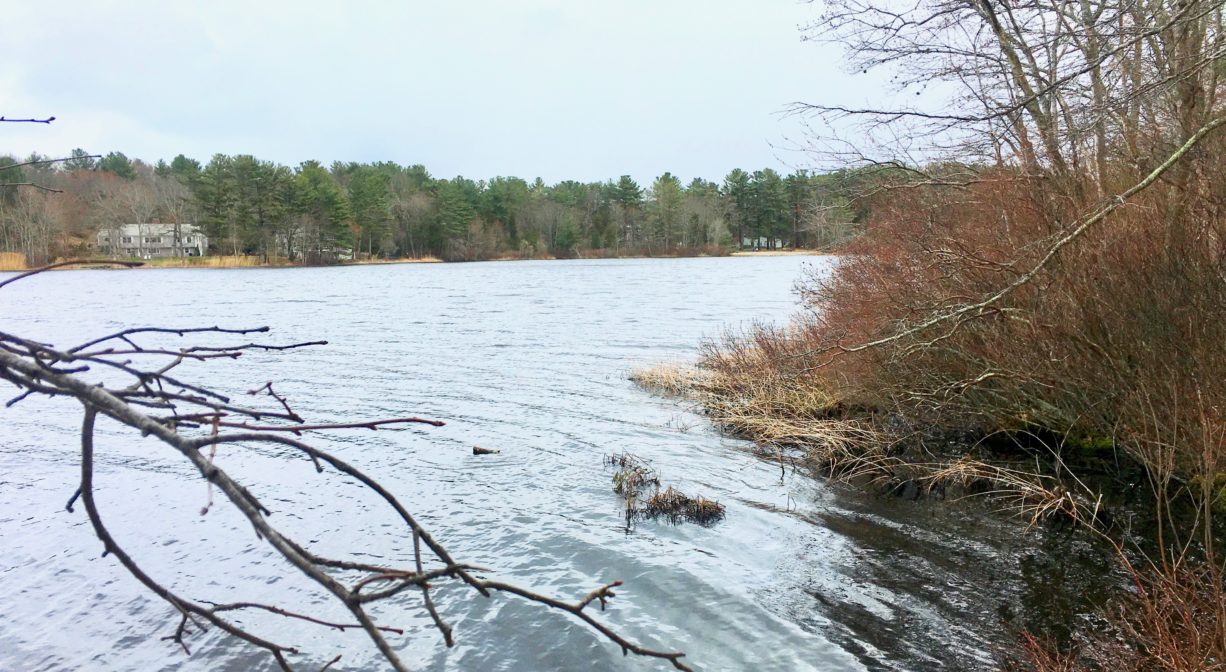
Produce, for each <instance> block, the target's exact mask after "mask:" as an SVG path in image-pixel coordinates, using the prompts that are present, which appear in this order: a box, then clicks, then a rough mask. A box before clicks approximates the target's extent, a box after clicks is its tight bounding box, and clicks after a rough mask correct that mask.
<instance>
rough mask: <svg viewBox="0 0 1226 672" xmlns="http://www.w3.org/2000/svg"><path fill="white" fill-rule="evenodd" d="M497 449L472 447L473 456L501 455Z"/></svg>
mask: <svg viewBox="0 0 1226 672" xmlns="http://www.w3.org/2000/svg"><path fill="white" fill-rule="evenodd" d="M501 452H502V451H501V450H498V449H497V448H482V447H481V446H473V455H497V454H498V453H501Z"/></svg>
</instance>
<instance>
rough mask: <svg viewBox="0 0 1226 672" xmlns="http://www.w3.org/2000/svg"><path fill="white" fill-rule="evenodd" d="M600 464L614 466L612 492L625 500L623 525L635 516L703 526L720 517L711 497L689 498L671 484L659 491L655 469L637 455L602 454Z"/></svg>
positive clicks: (721, 512) (719, 506)
mask: <svg viewBox="0 0 1226 672" xmlns="http://www.w3.org/2000/svg"><path fill="white" fill-rule="evenodd" d="M604 464H605V465H606V466H612V467H614V468H615V470H614V472H613V491H614V492H616V493H617V494H619V495H621V496H622V499H623V500H624V501H625V505H626V525H627V527H629V526H631V525H633V523H634V521H635V520H636V519H638V518H648V519H651V520H655V519H657V518H664V519H665V520H667V521H668V522H669V523H671V524H673V525H679V524H681V523H683V522H689V523H697V524H699V525H702V526H704V527H706V526H710V525H714V524H715V523H717V522H719V521H721V520H723V518H724V505H723V504H720V503H719V502H717V501H715V500H712V499H707V498H706V497H703V496H701V495H700V496H698V497H690V496H689V495H686V494H684V493H682V492H681V491H679V490H677V489H676V488H674V487H673V486H671V485H669V486H668V487H666V488H664V489H663V490H661V489H660V488H661V484H660V474H659V472H657V471H656V470H655V469H653V468H652V467H651V466H650V465H649V464H648V463H647V461H646V460H644V459H643V458H641V457H638V456H637V455H632V454H630V453H626V452H622V453H617V454H614V455H606V456H605V457H604Z"/></svg>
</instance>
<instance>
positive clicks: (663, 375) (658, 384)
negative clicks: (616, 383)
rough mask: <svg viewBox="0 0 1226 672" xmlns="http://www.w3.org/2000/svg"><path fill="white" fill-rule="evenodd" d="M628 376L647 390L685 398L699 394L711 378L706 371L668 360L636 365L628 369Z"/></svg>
mask: <svg viewBox="0 0 1226 672" xmlns="http://www.w3.org/2000/svg"><path fill="white" fill-rule="evenodd" d="M629 378H630V381H631V382H633V383H634V384H635V385H638V386H639V387H641V388H643V389H644V390H647V391H648V392H653V393H655V394H663V395H667V396H671V397H687V398H694V397H698V396H701V395H702V394H703V393H704V391H705V390H706V388H707V386H708V384H709V383H710V380H711V376H710V374H708V373H707V372H706V371H703V370H701V369H698V368H696V367H694V366H691V365H686V364H676V363H669V362H661V363H659V364H652V365H650V366H640V367H636V368H634V369H632V370H631V371H630V376H629Z"/></svg>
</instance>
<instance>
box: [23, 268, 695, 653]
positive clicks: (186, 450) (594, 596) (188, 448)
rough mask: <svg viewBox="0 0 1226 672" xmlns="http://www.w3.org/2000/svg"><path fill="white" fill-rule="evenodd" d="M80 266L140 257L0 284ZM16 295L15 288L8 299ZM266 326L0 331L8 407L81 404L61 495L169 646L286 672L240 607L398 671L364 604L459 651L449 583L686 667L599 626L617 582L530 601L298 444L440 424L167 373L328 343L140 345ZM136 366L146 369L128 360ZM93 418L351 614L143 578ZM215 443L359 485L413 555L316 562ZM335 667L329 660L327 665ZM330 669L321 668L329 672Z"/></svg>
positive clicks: (283, 648) (388, 495) (247, 332)
mask: <svg viewBox="0 0 1226 672" xmlns="http://www.w3.org/2000/svg"><path fill="white" fill-rule="evenodd" d="M82 263H95V264H97V263H118V264H119V265H123V266H137V265H139V264H138V263H135V262H106V261H91V262H82V261H72V262H62V263H59V264H54V265H51V266H47V267H44V268H40V269H37V270H34V271H29V272H26V273H23V274H21V275H18V276H15V277H12V278H9V279H7V280H5V281H3V282H0V289H4V288H6V287H7V286H8V285H10V284H12V283H14V282H16V281H18V280H23V279H25V278H28V277H30V276H32V275H36V274H38V273H41V272H42V271H44V270H47V269H50V268H55V267H59V266H65V265H74V264H82ZM10 291H11V290H10ZM267 331H268V329H267V328H266V327H259V328H251V329H227V328H220V327H194V328H177V327H176V328H165V327H144V328H132V329H124V330H122V331H118V332H115V333H112V334H107V335H103V336H100V337H98V338H95V339H92V340H90V341H88V342H85V343H81V344H78V345H75V346H72V347H68V348H57V347H54V346H51V345H48V344H45V343H39V342H36V341H32V340H30V339H26V338H22V337H21V336H19V335H16V334H9V333H5V332H0V379H3V380H6V381H8V382H10V383H12V384H13V385H15V386H16V387H17V388H18V390H19V394H18V395H17V396H16V397H14V398H13V399H11V400H10V401H9V402H8V403H7V406H12V405H14V404H17V403H22V402H23V401H25V400H27V399H28V398H30V397H32V396H38V395H45V396H63V397H70V398H73V399H75V400H77V401H79V402H80V403H81V409H82V423H81V445H80V465H81V480H80V487H79V488H78V489H77V491H76V492H75V493H73V494H72V496H71V497H70V498H69V500H68V505H67V507H68V510H69V511H72V510H73V507H74V506H75V505H76V503H77V502H78V501H80V502H81V503H82V504H83V506H84V508H85V513H86V516H88V518H89V521H90V523H91V525H92V526H93V529H94V532H95V533H96V534H97V536H98V538H99V539H100V540H101V542H102V545H103V549H104V554H105V555H109V556H111V557H114V558H115V560H116V561H118V562H119V564H121V565H122V566H123V568H124V569H125V570H126V571H127V572H128V573H130V574H131V575H132V576H133V577H135V578H136V579H137V580H138V581H140V583H141V584H142V585H143V586H144V587H145V588H146V589H148V590H149V591H150V592H152V593H153V594H154V595H156V596H158V597H159V598H161V599H162V600H164V601H166V602H167V603H168V604H170V605H171V606H172V607H173V608H174V609H175V611H177V612H178V614H179V619H178V625H177V627H176V628H175V629H174V631H173V632H172V634H171V635H169V636H168V637H167V639H169V640H171V641H173V642H174V643H176V644H178V645H180V646H182V648H183V650H184V651H187V652H188V653H190V651H189V650H188V638H189V636H190V635H191V634H193V632H194V631H202V630H205V629H207V628H209V627H215V628H218V629H219V630H222V631H224V632H226V633H228V634H230V635H232V636H234V637H237V638H239V639H241V640H244V641H246V642H247V643H249V644H251V645H252V646H255V647H258V648H260V649H264V650H266V651H267V652H268V653H269V654H271V655H272V657H273V658H274V659H275V660H276V662H277V664H278V665H279V666H280V668H281V669H283V670H290V669H293V667H292V665H293V662H292V660H291V659H292V657H293V656H294V654H297V653H298V651H297V650H296V649H295V648H293V647H291V646H288V645H286V644H282V643H279V642H276V641H272V640H271V639H268V638H266V637H264V636H262V635H260V634H259V633H257V632H254V631H252V630H251V629H249V628H247V627H245V626H242V625H240V624H239V623H238V622H236V621H235V620H233V618H232V616H233V615H234V614H237V613H239V612H248V611H260V612H266V613H271V614H275V615H278V616H281V617H284V618H286V619H293V620H297V621H301V622H303V623H306V624H311V625H316V626H321V627H328V628H336V629H341V630H346V629H350V628H352V629H360V630H362V631H364V632H365V634H366V635H367V637H369V639H370V640H371V642H372V644H373V645H374V647H375V648H377V649H378V651H379V652H380V654H382V656H383V658H385V659H386V660H387V662H388V664H390V665H391V667H392V668H393V669H396V670H406V669H407V667H406V666H405V664H404V662H403V661H401V660H400V658H399V657H398V656H397V654H396V652H395V650H394V649H393V647H392V644H391V642H390V641H389V639H388V636H389V634H397V635H399V634H403V633H402V631H400V630H397V629H395V628H390V627H388V626H385V625H381V624H379V623H378V622H376V620H375V619H374V617H372V616H371V614H370V611H369V610H370V608H371V607H372V606H373V605H376V604H379V603H384V602H389V601H393V600H404V599H407V598H406V595H407V594H413V593H416V594H417V595H418V596H419V599H420V602H419V604H420V607H421V608H422V609H423V610H424V611H425V612H427V613H428V614H429V616H430V618H431V620H432V621H433V623H434V625H435V627H436V628H437V630H438V631H439V633H440V634H441V635H442V637H443V640H444V641H445V642H446V644H447V645H448V646H452V645H453V643H454V639H453V633H452V628H451V626H450V625H448V623H447V621H446V619H445V617H444V615H443V614H442V613H440V612H439V610H438V609H437V608H436V606H435V603H434V600H433V598H432V594H433V592H434V591H437V590H441V589H443V587H444V586H452V587H454V588H455V589H458V590H466V591H472V593H474V594H476V595H480V596H483V597H490V596H491V595H492V594H493V593H507V594H509V595H513V596H516V597H518V598H522V599H525V600H528V601H531V602H536V603H538V604H541V605H544V606H546V607H549V608H552V609H557V610H559V611H563V612H566V613H568V614H570V615H572V616H573V617H574V618H577V619H579V620H580V621H582V622H583V623H584V624H586V625H587V626H589V627H591V628H592V629H594V630H595V631H596V632H598V633H600V634H601V635H603V636H604V637H605V638H607V639H608V640H610V641H611V642H613V643H614V644H615V645H616V646H618V647H620V648H621V649H622V651H623V652H625V653H633V654H636V655H639V656H647V657H652V658H659V659H662V660H665V661H668V662H669V663H671V664H672V665H673V667H675V668H676V669H679V670H689V669H690V668H689V667H687V666H686V665H685V664H684V663H683V662H682V657H683V656H684V654H683V653H680V652H669V651H657V650H652V649H648V648H645V647H643V646H640V645H638V644H636V643H634V642H632V641H630V640H628V639H626V638H624V637H623V636H621V635H620V634H618V633H617V632H616V631H614V630H613V629H611V628H610V627H608V626H607V625H605V624H603V623H602V622H600V621H599V620H597V619H596V618H595V616H594V615H593V614H592V610H593V608H594V606H593V605H595V604H598V605H599V607H600V608H601V609H602V610H603V609H604V608H605V606H606V605H607V603H608V601H609V600H610V599H611V598H612V597H613V596H614V588H616V587H617V586H619V585H621V582H620V581H612V582H609V583H606V584H604V585H601V586H598V587H596V588H595V589H593V590H592V591H591V592H590V593H588V594H587V595H584V596H582V597H580V598H579V599H578V600H577V601H574V602H567V601H563V600H559V599H556V598H553V597H550V596H547V595H543V594H541V593H537V592H534V591H532V590H530V589H528V588H524V587H522V586H519V585H515V584H512V583H506V582H502V581H496V580H490V579H486V578H482V577H481V576H479V575H478V574H477V573H476V572H477V571H478V570H479V568H477V567H474V566H472V565H469V564H466V563H464V562H462V561H459V560H457V559H455V558H453V557H452V555H451V554H450V553H449V552H448V551H447V549H446V547H445V546H444V545H443V544H442V543H441V542H440V541H438V540H437V539H435V538H434V536H433V535H432V534H431V533H430V532H429V531H427V530H426V529H425V528H424V527H423V526H422V525H421V524H420V523H419V522H418V521H417V519H416V518H415V517H414V516H413V514H412V513H410V511H409V510H408V509H407V508H406V507H405V506H404V504H403V503H402V502H401V501H400V500H399V499H398V498H397V497H396V495H395V494H394V493H392V492H391V491H390V490H388V489H387V488H385V487H384V486H383V485H381V484H380V483H379V482H378V481H377V480H376V479H375V478H374V477H372V476H370V475H368V474H366V473H365V472H363V471H362V470H361V469H360V468H358V467H357V466H355V465H353V464H350V463H348V462H346V461H344V460H342V459H340V458H339V457H337V456H335V455H333V454H332V453H330V452H328V451H325V450H321V449H319V448H316V447H314V446H312V445H311V444H309V443H308V442H306V441H305V440H304V439H303V438H302V435H303V434H304V433H305V432H308V431H309V432H331V431H342V430H346V429H367V430H376V429H379V428H385V427H394V426H403V425H406V424H418V425H426V426H437V425H441V424H443V423H442V422H439V421H436V420H430V419H425V418H419V417H399V418H390V419H382V420H371V421H362V422H356V423H344V424H326V423H325V424H320V423H309V422H307V421H306V420H305V419H304V418H303V417H302V416H300V415H299V414H298V413H297V412H295V410H294V408H293V406H292V405H291V403H290V401H289V400H288V399H286V398H285V397H284V396H282V395H280V394H278V393H277V392H276V390H275V389H274V386H273V384H272V383H265V384H263V385H260V386H258V387H256V388H255V389H252V390H250V391H249V392H248V394H250V395H252V396H254V397H257V398H259V399H262V400H264V401H266V402H267V403H266V404H264V405H262V406H255V405H253V406H247V405H243V404H241V403H239V402H237V401H234V400H232V399H231V398H230V397H229V396H227V395H225V394H223V393H222V392H220V391H217V390H214V389H212V388H210V387H209V386H208V385H207V384H204V383H201V382H198V381H193V380H187V379H183V378H180V377H178V375H177V372H176V369H177V367H179V366H180V365H181V364H183V363H184V362H189V361H191V362H215V361H217V360H223V361H226V360H230V361H232V360H235V359H238V358H240V357H243V356H247V355H248V354H250V353H255V352H261V351H286V350H295V349H298V348H305V347H311V346H316V345H323V344H324V343H323V342H321V341H313V342H304V343H292V344H284V345H277V344H265V343H259V342H239V343H235V344H233V345H229V346H204V345H186V346H182V347H177V348H175V347H164V346H156V345H146V344H145V343H147V342H148V340H149V339H153V338H158V337H161V338H167V337H172V336H177V337H180V338H183V337H190V336H194V335H208V336H215V337H216V336H222V337H234V338H236V339H238V340H240V341H244V340H246V339H248V338H250V337H251V336H252V335H254V334H263V333H265V332H267ZM135 362H144V363H146V364H137V363H135ZM98 371H106V372H109V373H110V374H111V375H112V376H117V377H118V378H119V379H122V380H123V382H122V383H118V384H93V383H89V382H86V380H85V379H84V378H82V377H81V376H82V374H85V373H87V372H98ZM99 416H102V417H106V418H110V419H112V420H114V421H116V422H118V423H120V424H121V425H124V426H126V427H128V428H130V429H132V430H133V431H134V432H139V433H141V434H142V435H149V436H153V437H155V438H156V439H157V440H158V441H160V442H161V443H162V444H163V445H164V446H165V447H166V449H167V450H170V451H174V452H176V453H178V454H179V455H180V456H182V458H183V459H185V460H187V461H188V462H190V463H191V465H192V466H193V467H195V469H196V471H197V472H198V473H199V474H200V476H201V477H202V478H203V479H205V480H206V481H207V482H208V483H209V484H211V487H215V488H217V489H218V490H220V492H221V493H222V494H223V495H224V496H225V499H226V501H228V502H229V503H230V505H231V506H233V507H234V508H235V509H237V510H238V511H239V512H240V513H241V514H242V516H243V517H244V518H245V519H246V520H247V521H248V522H249V523H250V524H251V526H252V528H253V530H254V532H255V534H256V536H257V537H258V538H259V539H260V540H261V541H263V542H264V543H266V544H268V545H269V546H270V547H271V548H272V549H274V550H275V551H276V553H277V554H278V555H279V556H280V558H281V559H282V560H283V561H284V563H285V564H286V566H287V568H293V570H295V571H297V572H299V573H301V574H302V575H304V576H306V577H307V578H309V579H310V580H312V581H313V582H315V583H316V584H318V585H319V586H320V587H322V588H323V589H324V590H325V591H326V592H327V593H329V594H331V595H332V596H333V597H334V598H335V599H336V600H337V601H338V602H339V603H340V604H341V605H343V606H344V608H345V609H346V610H347V611H348V612H349V614H350V615H351V617H352V620H350V621H343V622H337V621H332V620H328V619H324V618H320V617H317V616H315V615H312V614H308V613H297V612H293V611H290V610H287V609H284V608H282V607H280V606H277V605H275V604H267V603H260V602H252V601H235V602H228V603H214V602H210V601H207V600H203V599H199V598H194V597H189V596H187V595H183V594H180V593H177V592H175V591H173V590H171V589H170V588H168V587H167V584H166V583H165V582H164V581H163V580H161V579H159V578H155V577H154V576H153V575H151V574H150V573H148V572H147V571H145V569H143V568H142V566H141V564H140V559H139V557H138V556H137V555H135V554H134V553H132V552H130V551H129V550H128V549H127V548H125V547H124V546H123V545H121V544H120V542H119V541H118V540H117V539H116V538H115V537H114V535H112V534H111V532H110V530H109V529H108V527H107V525H106V518H105V516H104V514H103V512H102V511H100V510H99V507H98V502H97V500H96V499H95V496H94V460H95V445H94V431H95V424H96V421H97V419H98V417H99ZM219 445H237V446H240V447H243V448H246V449H248V450H257V449H258V448H259V447H261V446H281V447H285V448H288V449H290V450H292V451H295V452H297V453H298V454H300V455H301V456H302V457H303V459H305V460H310V461H311V463H312V464H313V465H314V467H315V469H316V470H317V471H318V472H319V473H321V474H322V473H330V474H331V475H333V476H334V477H337V478H345V479H350V480H353V481H356V482H357V483H360V484H361V485H362V486H364V487H365V488H367V489H369V491H371V492H372V493H373V494H374V495H375V496H376V497H378V498H379V499H380V500H381V501H382V503H383V505H385V506H386V507H388V508H389V509H390V510H391V511H392V512H393V513H394V514H395V515H396V517H397V518H398V519H399V520H400V523H401V532H400V533H401V534H403V535H404V537H405V538H406V539H407V540H411V541H412V548H413V551H412V555H411V557H405V558H397V559H392V558H389V559H388V560H387V562H385V563H375V562H369V561H358V560H354V559H349V558H328V557H322V556H320V555H318V554H316V553H315V552H314V551H312V550H311V548H309V547H308V546H307V545H306V544H303V543H301V542H299V541H297V540H295V539H293V538H291V537H289V536H287V535H286V534H285V533H284V532H283V531H282V530H280V529H279V528H278V527H276V526H275V525H273V524H272V523H271V522H270V520H269V515H270V510H269V508H268V507H266V506H265V504H264V503H263V501H266V500H264V499H262V498H261V497H260V496H258V495H257V493H256V492H254V491H253V490H252V489H251V488H249V487H248V486H246V485H244V484H243V483H241V482H240V481H238V480H237V479H235V478H234V477H233V476H231V475H230V474H229V473H228V472H227V471H226V470H225V469H223V468H222V467H221V465H219V464H218V463H217V462H216V461H215V460H214V459H213V458H214V452H215V450H216V447H217V446H219ZM335 661H336V659H333V661H332V663H334V662H335ZM332 663H329V664H328V665H325V669H326V668H327V667H330V666H331V664H332Z"/></svg>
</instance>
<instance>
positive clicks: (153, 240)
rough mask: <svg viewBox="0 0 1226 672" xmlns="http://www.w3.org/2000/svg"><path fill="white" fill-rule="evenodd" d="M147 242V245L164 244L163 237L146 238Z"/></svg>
mask: <svg viewBox="0 0 1226 672" xmlns="http://www.w3.org/2000/svg"><path fill="white" fill-rule="evenodd" d="M145 242H146V243H160V242H162V237H161V236H145Z"/></svg>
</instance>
